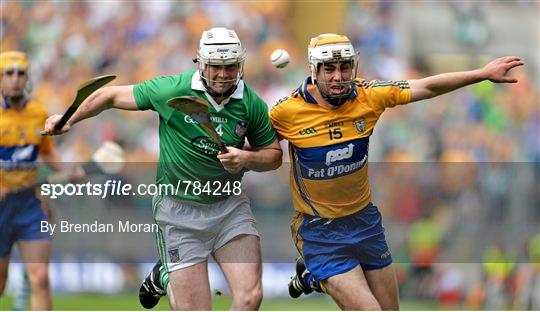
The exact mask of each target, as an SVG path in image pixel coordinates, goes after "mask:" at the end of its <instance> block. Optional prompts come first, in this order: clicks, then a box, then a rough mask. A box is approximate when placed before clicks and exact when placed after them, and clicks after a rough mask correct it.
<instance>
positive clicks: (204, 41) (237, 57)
mask: <svg viewBox="0 0 540 312" xmlns="http://www.w3.org/2000/svg"><path fill="white" fill-rule="evenodd" d="M245 59H246V50H245V49H244V48H243V47H242V43H241V42H240V39H239V38H238V36H237V35H236V32H234V30H230V29H227V28H224V27H215V28H212V29H210V30H205V31H203V33H202V36H201V41H200V43H199V49H198V50H197V62H198V63H199V74H200V76H201V78H202V79H203V82H204V84H205V86H206V89H207V91H208V92H209V93H210V94H211V95H213V94H212V90H211V89H210V88H208V81H209V79H208V77H204V75H203V71H204V69H205V68H206V65H230V64H238V65H239V71H238V76H237V77H236V78H235V79H234V81H235V84H234V86H233V87H232V88H231V89H230V90H229V91H227V92H226V93H227V94H225V95H230V94H232V93H233V92H234V90H235V89H236V86H237V85H238V83H239V82H240V79H242V76H243V72H244V60H245ZM226 82H229V81H226ZM220 95H223V94H220Z"/></svg>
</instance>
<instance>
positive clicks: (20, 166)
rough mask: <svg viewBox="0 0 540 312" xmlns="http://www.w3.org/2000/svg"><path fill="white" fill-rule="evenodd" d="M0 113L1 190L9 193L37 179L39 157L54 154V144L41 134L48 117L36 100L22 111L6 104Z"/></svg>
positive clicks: (50, 139) (27, 103) (5, 102)
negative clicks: (52, 152) (51, 152)
mask: <svg viewBox="0 0 540 312" xmlns="http://www.w3.org/2000/svg"><path fill="white" fill-rule="evenodd" d="M0 114H1V118H0V187H1V188H2V189H4V190H6V191H7V190H11V189H15V188H19V187H23V186H25V185H28V184H31V183H33V182H34V181H35V180H36V179H37V158H38V155H39V154H48V153H50V151H51V150H52V148H53V142H52V138H51V137H49V136H41V134H40V133H39V132H40V131H41V130H42V129H43V126H44V125H45V120H46V119H47V117H48V114H47V111H46V109H45V107H44V106H43V105H41V104H39V103H37V102H36V101H35V100H29V101H28V102H26V103H25V104H24V106H23V107H22V108H21V109H20V110H16V109H15V108H13V107H11V105H10V104H9V103H8V102H7V101H3V103H2V107H1V108H0Z"/></svg>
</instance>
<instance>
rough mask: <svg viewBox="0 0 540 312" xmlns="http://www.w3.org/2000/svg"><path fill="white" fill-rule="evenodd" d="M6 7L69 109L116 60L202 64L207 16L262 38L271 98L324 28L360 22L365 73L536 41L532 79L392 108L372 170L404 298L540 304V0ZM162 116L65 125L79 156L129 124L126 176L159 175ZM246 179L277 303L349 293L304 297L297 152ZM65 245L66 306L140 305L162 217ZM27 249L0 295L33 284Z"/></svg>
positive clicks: (70, 207)
mask: <svg viewBox="0 0 540 312" xmlns="http://www.w3.org/2000/svg"><path fill="white" fill-rule="evenodd" d="M0 9H1V30H0V31H1V34H0V35H1V50H2V51H5V50H10V49H20V50H23V51H26V52H28V53H29V55H30V58H31V66H32V68H31V75H32V76H31V78H32V82H33V86H34V88H33V89H34V90H33V94H34V96H35V97H37V98H38V99H40V100H41V101H42V102H43V103H45V104H46V105H47V107H48V109H49V111H50V112H51V113H61V112H63V110H64V109H65V107H66V106H67V105H68V104H69V103H70V101H71V99H72V97H73V95H74V93H75V90H76V88H77V85H78V84H79V83H81V82H82V81H84V80H86V79H88V78H89V77H93V76H97V75H101V74H109V73H114V74H116V75H118V78H117V80H116V81H115V82H114V84H131V83H136V82H140V81H143V80H146V79H150V78H152V77H154V76H156V75H173V74H176V73H179V72H181V71H184V70H187V69H190V68H193V66H194V64H193V63H192V58H193V57H194V53H195V50H196V47H197V44H198V40H199V37H200V33H201V32H202V30H204V29H208V28H210V27H212V26H225V27H230V28H233V29H235V30H236V31H237V33H238V34H239V36H240V38H241V40H242V42H243V44H244V45H245V47H246V49H247V52H248V59H247V61H246V72H245V80H246V81H247V83H248V84H249V85H251V86H252V87H253V88H254V89H255V90H257V91H258V92H259V94H260V95H261V96H262V97H263V98H264V99H265V100H266V102H267V103H268V104H269V106H272V105H273V103H275V102H276V100H277V99H279V98H281V97H283V96H285V95H288V94H289V93H290V92H291V91H292V89H293V88H295V87H296V86H297V85H298V84H299V83H300V82H301V81H302V79H304V77H305V76H306V74H307V70H306V65H305V64H306V51H305V50H306V49H305V47H306V45H307V43H308V41H309V38H311V37H312V36H313V35H316V34H319V33H325V32H337V33H344V34H347V35H349V37H350V39H351V40H352V41H353V43H354V45H355V47H356V48H357V49H358V52H359V53H360V66H359V73H360V74H359V75H360V76H362V77H366V78H368V79H409V78H416V77H423V76H427V75H430V74H435V73H440V72H444V71H454V70H466V69H472V68H475V67H478V66H481V65H483V64H485V62H486V61H488V60H489V59H491V58H494V57H497V56H502V55H518V56H520V57H522V58H523V59H524V60H525V62H526V66H525V67H523V68H519V69H517V70H515V71H514V72H513V73H512V75H514V76H516V77H518V79H519V80H520V83H519V84H516V85H504V86H502V85H493V84H490V83H482V84H478V85H476V86H474V87H470V88H465V89H463V90H459V91H457V92H454V93H452V94H451V95H445V96H442V97H439V98H436V99H432V100H428V101H423V102H420V103H415V104H412V105H409V106H406V107H400V108H394V109H391V110H388V111H387V112H385V114H384V115H383V118H382V120H381V121H380V123H379V124H378V126H377V128H376V131H375V133H374V135H373V138H372V144H371V150H370V154H371V155H370V162H371V164H370V171H371V172H370V176H371V179H372V182H371V184H372V189H373V190H374V202H375V203H376V204H377V205H378V206H379V208H380V209H381V211H382V213H383V215H384V218H385V227H386V229H387V238H388V240H389V242H390V244H391V245H392V251H393V256H394V258H395V261H396V263H397V269H398V277H399V283H400V291H401V298H402V301H403V303H404V305H403V308H405V309H411V308H412V309H422V308H426V307H427V308H429V309H439V308H454V309H462V308H463V309H476V308H482V307H486V308H488V309H501V308H502V309H514V308H515V309H531V308H534V309H540V303H539V301H540V298H539V297H540V295H539V294H540V268H539V265H538V263H539V262H540V246H538V244H540V238H539V236H538V235H540V230H539V229H540V212H539V209H538V207H539V202H540V198H539V196H538V192H537V191H534V190H535V189H536V190H538V189H539V186H540V185H539V177H540V173H539V171H540V168H539V164H538V163H539V161H540V138H539V137H540V134H539V133H540V116H539V115H540V108H539V92H538V90H539V89H538V85H539V79H540V77H539V72H540V71H539V70H538V69H539V64H540V63H539V55H540V51H539V47H540V45H539V40H540V34H539V29H540V27H539V18H538V17H539V14H538V12H539V11H538V10H539V2H538V1H448V2H442V1H441V2H431V1H410V2H409V1H398V2H391V1H343V2H339V1H330V2H315V3H309V2H304V1H265V2H258V1H257V2H243V1H238V2H225V1H212V2H204V1H202V2H189V1H185V2H179V3H175V2H169V1H159V2H157V1H156V2H154V1H138V2H127V1H82V2H77V1H69V2H66V1H9V0H8V1H2V3H1V4H0ZM276 48H285V49H287V50H288V51H289V53H290V54H291V64H290V65H289V67H287V68H285V69H283V70H277V69H275V68H273V67H272V66H271V65H270V62H269V56H270V54H271V52H272V51H273V50H274V49H276ZM157 123H158V120H157V117H156V115H155V114H153V113H148V112H147V113H132V112H106V113H104V114H102V115H100V116H99V118H94V119H92V120H91V121H86V122H83V123H81V124H78V125H77V127H75V128H74V129H73V130H72V131H71V132H70V134H68V135H65V136H62V137H58V138H57V146H58V147H59V149H60V151H61V153H62V154H63V156H64V157H65V159H66V160H68V161H81V160H84V159H88V158H89V157H90V155H91V153H92V150H93V149H95V148H96V147H97V146H99V145H100V143H102V142H103V141H104V140H115V141H117V142H119V143H120V144H121V145H122V146H123V147H124V148H125V149H126V156H127V158H128V161H129V162H130V164H129V165H128V166H127V168H126V170H125V171H124V173H123V174H122V175H121V176H119V177H118V178H119V179H125V180H126V181H132V182H133V181H143V182H151V181H153V178H154V171H153V164H152V162H154V161H155V160H156V158H157V146H158V141H157V140H158V137H157ZM284 147H285V148H286V146H284ZM286 161H287V160H286ZM44 174H46V172H44ZM244 184H245V185H246V187H247V189H248V191H249V193H250V196H251V198H252V202H253V207H254V210H255V212H256V215H257V218H258V221H259V229H260V231H261V233H262V235H263V239H262V243H263V258H264V260H265V262H266V263H265V270H264V290H265V298H267V299H268V301H266V299H265V303H264V304H263V308H266V309H307V310H315V309H334V308H336V306H335V305H334V304H333V303H331V302H330V301H329V300H328V299H327V298H323V297H314V298H308V299H304V300H298V301H293V300H290V299H287V293H286V283H287V281H288V278H289V276H290V275H292V272H293V264H292V261H293V259H294V258H295V256H296V251H295V250H294V247H293V246H292V243H291V242H290V237H289V226H288V219H289V217H290V216H291V214H292V208H291V207H290V197H289V194H288V163H285V164H284V165H283V167H282V168H280V169H279V170H278V171H276V172H273V173H269V174H253V173H249V174H248V175H247V176H246V178H245V179H244ZM149 202H150V199H149V198H146V197H130V198H109V199H107V200H97V199H95V198H63V199H61V200H49V206H50V207H51V208H52V209H53V211H54V213H55V218H56V219H58V220H61V219H72V220H94V219H98V220H105V221H106V220H111V219H116V220H123V219H129V220H133V221H134V222H149V220H150V204H149ZM535 238H536V239H535ZM53 245H54V247H53V248H54V254H53V258H54V261H53V262H54V263H53V264H51V279H52V284H53V291H54V293H55V295H56V297H55V298H56V299H57V300H56V306H57V307H58V308H62V307H66V308H70V309H77V310H79V309H96V310H98V309H117V308H118V309H136V308H137V304H136V300H137V299H136V295H135V294H136V291H137V288H138V283H139V282H140V280H141V279H142V277H143V276H144V274H145V273H146V272H148V270H149V269H150V267H151V263H152V262H153V261H154V260H155V259H156V255H155V254H156V253H155V247H154V245H153V238H152V235H143V234H141V235H125V236H121V237H115V236H113V237H104V236H96V235H80V236H76V237H74V236H70V235H64V236H61V235H60V236H55V237H54V241H53ZM14 256H15V261H14V263H13V264H12V266H11V267H10V270H11V271H10V279H9V282H8V288H7V291H8V297H5V296H4V297H2V298H0V309H7V307H9V301H10V299H9V296H10V295H12V294H13V292H14V291H16V290H17V289H18V288H19V286H20V284H21V274H20V270H21V264H20V262H19V261H17V255H14ZM420 262H422V263H425V264H427V265H424V266H420V265H418V263H420ZM486 263H491V264H486ZM534 263H536V265H535V264H534ZM215 271H216V268H215V266H212V267H211V272H212V273H211V274H212V281H211V284H212V288H213V289H217V290H220V291H222V292H223V293H224V296H222V297H219V296H216V300H217V301H216V302H217V304H218V305H217V307H222V308H224V307H225V306H224V305H223V302H226V301H227V291H226V289H225V288H224V287H225V286H224V281H223V278H222V277H221V276H220V275H219V274H217V273H215ZM160 307H166V305H165V304H162V305H160Z"/></svg>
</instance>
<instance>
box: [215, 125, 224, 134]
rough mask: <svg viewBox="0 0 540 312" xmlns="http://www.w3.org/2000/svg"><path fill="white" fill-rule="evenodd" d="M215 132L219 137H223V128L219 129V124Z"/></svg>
mask: <svg viewBox="0 0 540 312" xmlns="http://www.w3.org/2000/svg"><path fill="white" fill-rule="evenodd" d="M216 132H217V133H218V134H219V136H223V128H222V127H221V124H219V125H218V126H217V127H216Z"/></svg>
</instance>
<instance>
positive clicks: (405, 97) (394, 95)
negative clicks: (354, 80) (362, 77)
mask: <svg viewBox="0 0 540 312" xmlns="http://www.w3.org/2000/svg"><path fill="white" fill-rule="evenodd" d="M362 86H363V87H364V90H365V92H366V96H367V98H368V102H369V103H371V105H372V108H373V110H374V111H375V113H376V114H377V116H380V115H381V114H382V113H383V112H384V110H385V109H386V108H388V107H394V106H396V105H404V104H407V103H409V102H410V101H411V98H412V93H411V87H410V86H409V82H407V81H406V80H399V81H380V80H373V81H370V82H363V83H362Z"/></svg>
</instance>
